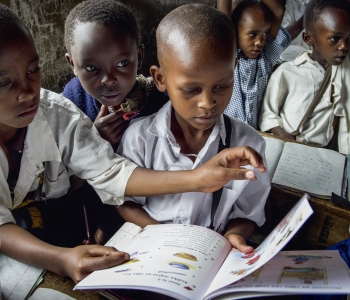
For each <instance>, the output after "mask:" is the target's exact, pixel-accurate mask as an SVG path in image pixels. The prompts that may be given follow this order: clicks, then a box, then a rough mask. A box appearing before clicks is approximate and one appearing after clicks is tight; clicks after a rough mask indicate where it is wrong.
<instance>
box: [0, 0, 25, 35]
mask: <svg viewBox="0 0 350 300" xmlns="http://www.w3.org/2000/svg"><path fill="white" fill-rule="evenodd" d="M12 28H21V29H22V30H25V31H27V32H28V29H27V27H26V26H25V25H24V23H23V21H22V20H21V19H20V18H19V17H18V16H17V15H16V14H15V13H14V12H13V11H12V10H11V9H10V8H8V7H7V6H5V5H3V4H0V33H1V34H2V33H3V32H6V31H8V30H9V29H12Z"/></svg>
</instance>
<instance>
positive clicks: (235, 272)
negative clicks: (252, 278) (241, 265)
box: [230, 269, 246, 275]
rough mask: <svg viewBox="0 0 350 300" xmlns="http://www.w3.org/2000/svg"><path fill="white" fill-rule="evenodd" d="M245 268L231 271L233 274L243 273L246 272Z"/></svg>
mask: <svg viewBox="0 0 350 300" xmlns="http://www.w3.org/2000/svg"><path fill="white" fill-rule="evenodd" d="M245 271H246V270H245V269H240V270H236V271H232V272H230V273H231V274H232V275H242V274H244V273H245Z"/></svg>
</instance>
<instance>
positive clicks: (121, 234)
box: [105, 222, 142, 251]
mask: <svg viewBox="0 0 350 300" xmlns="http://www.w3.org/2000/svg"><path fill="white" fill-rule="evenodd" d="M141 231H142V228H141V227H140V226H137V225H136V224H133V223H130V222H125V223H124V225H123V226H122V227H120V229H119V230H118V231H117V232H116V233H115V234H114V235H113V236H112V237H111V238H110V240H109V241H108V242H107V243H106V244H105V246H110V247H114V248H116V249H117V250H119V251H123V250H122V249H123V248H124V246H125V245H126V244H128V243H129V241H131V240H132V239H133V238H134V237H135V236H136V235H138V234H139V233H140V232H141Z"/></svg>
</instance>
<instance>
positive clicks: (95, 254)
mask: <svg viewBox="0 0 350 300" xmlns="http://www.w3.org/2000/svg"><path fill="white" fill-rule="evenodd" d="M0 241H1V246H0V252H1V253H4V254H5V255H7V256H9V257H12V258H14V259H17V260H19V261H22V262H25V263H27V264H30V265H33V266H36V267H39V268H43V269H47V270H50V271H52V272H54V273H56V274H59V275H62V276H69V277H70V278H72V279H73V280H74V282H75V283H77V282H79V281H81V280H82V279H83V278H84V277H86V276H87V275H88V274H90V273H91V272H92V271H95V270H99V269H105V268H109V267H112V266H115V265H118V264H121V263H123V262H125V261H126V260H128V259H129V255H128V254H126V253H124V252H119V251H117V250H116V249H114V248H113V247H104V246H99V245H84V246H78V247H75V248H63V247H56V246H52V245H50V244H47V243H45V242H43V241H41V240H39V239H37V238H36V237H34V236H33V235H32V234H30V233H29V232H27V231H25V230H24V229H22V228H21V227H19V226H17V225H15V224H12V223H7V224H5V225H2V226H0Z"/></svg>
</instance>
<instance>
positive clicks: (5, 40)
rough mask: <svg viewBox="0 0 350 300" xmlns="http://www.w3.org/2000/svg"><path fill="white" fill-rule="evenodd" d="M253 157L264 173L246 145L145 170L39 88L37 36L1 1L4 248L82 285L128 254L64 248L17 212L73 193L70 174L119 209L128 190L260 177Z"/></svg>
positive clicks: (0, 214)
mask: <svg viewBox="0 0 350 300" xmlns="http://www.w3.org/2000/svg"><path fill="white" fill-rule="evenodd" d="M14 144H15V145H16V146H15V147H14ZM248 162H250V163H251V164H253V165H254V166H256V167H259V169H260V170H264V167H263V164H262V160H261V156H260V155H259V154H258V153H256V151H254V150H252V149H251V148H247V147H246V148H237V149H230V150H226V151H222V152H221V153H220V154H219V155H218V156H217V157H216V158H214V159H211V160H210V162H208V163H207V164H205V166H202V167H200V168H198V169H196V170H193V171H192V170H191V171H180V172H159V171H152V170H146V169H144V168H139V167H138V166H137V165H136V164H134V163H133V162H131V161H130V160H128V159H125V158H123V157H121V156H119V155H117V154H115V153H114V151H113V149H112V147H111V145H110V143H108V142H107V141H105V140H104V139H102V138H101V137H100V136H99V134H98V132H97V130H96V128H95V127H94V126H93V123H92V122H91V120H90V119H89V118H87V117H86V115H84V114H83V113H82V112H81V111H80V110H79V109H78V108H77V107H76V106H75V105H74V104H73V103H72V102H71V101H69V100H67V99H65V98H64V97H63V96H60V95H58V94H56V93H53V92H50V91H47V90H44V89H41V87H40V66H39V56H38V53H37V50H36V47H35V45H34V41H33V38H32V36H31V33H30V31H29V30H28V29H27V28H26V27H25V25H24V24H23V22H22V21H21V20H20V19H19V18H18V17H17V16H16V15H15V14H14V13H13V12H12V11H11V10H10V9H9V8H7V7H6V6H4V5H1V4H0V240H1V247H0V252H1V253H3V254H5V255H7V256H10V257H12V258H15V259H16V260H18V261H22V262H25V263H27V264H30V265H33V266H37V267H40V268H44V269H48V270H50V271H52V272H55V273H57V274H60V275H63V276H70V277H71V278H72V279H73V280H74V281H75V282H78V281H80V280H81V279H82V278H84V277H85V276H86V275H87V274H89V273H90V272H92V271H94V270H97V269H101V268H106V267H111V266H114V265H117V264H119V263H122V262H124V261H125V260H127V259H128V258H129V255H127V254H125V253H121V252H118V251H117V250H116V249H113V248H111V247H104V246H100V245H83V246H78V247H75V248H65V247H58V246H54V245H52V244H49V243H46V242H44V241H42V240H40V239H38V238H36V237H35V236H34V235H33V234H32V233H30V232H29V231H30V230H31V228H27V230H25V229H23V228H22V227H21V226H20V225H21V224H15V220H14V218H13V216H12V214H11V210H13V209H15V208H16V207H18V206H21V205H26V204H27V203H28V202H30V201H32V202H35V203H43V204H44V203H45V201H54V200H53V199H55V198H59V197H62V196H64V195H67V190H68V188H69V186H70V183H69V176H70V175H77V176H79V177H80V178H82V179H85V180H87V181H88V183H89V184H91V185H92V186H93V187H94V189H95V190H96V191H97V193H98V195H99V196H100V197H101V199H102V201H103V203H106V204H107V203H108V204H110V205H114V206H116V205H120V204H121V203H122V202H124V195H130V196H131V195H137V196H141V195H147V196H150V195H159V194H168V193H182V192H186V191H207V192H213V191H215V190H216V189H218V188H220V187H221V186H222V185H224V184H226V183H227V181H228V180H232V179H233V178H236V179H239V178H251V179H252V180H255V179H256V178H255V175H254V172H253V171H251V170H246V169H244V170H241V169H238V166H239V165H241V164H244V165H246V164H247V163H248ZM67 196H69V195H67ZM74 200H75V199H72V198H71V199H70V201H74ZM73 229H74V228H72V230H73Z"/></svg>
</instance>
